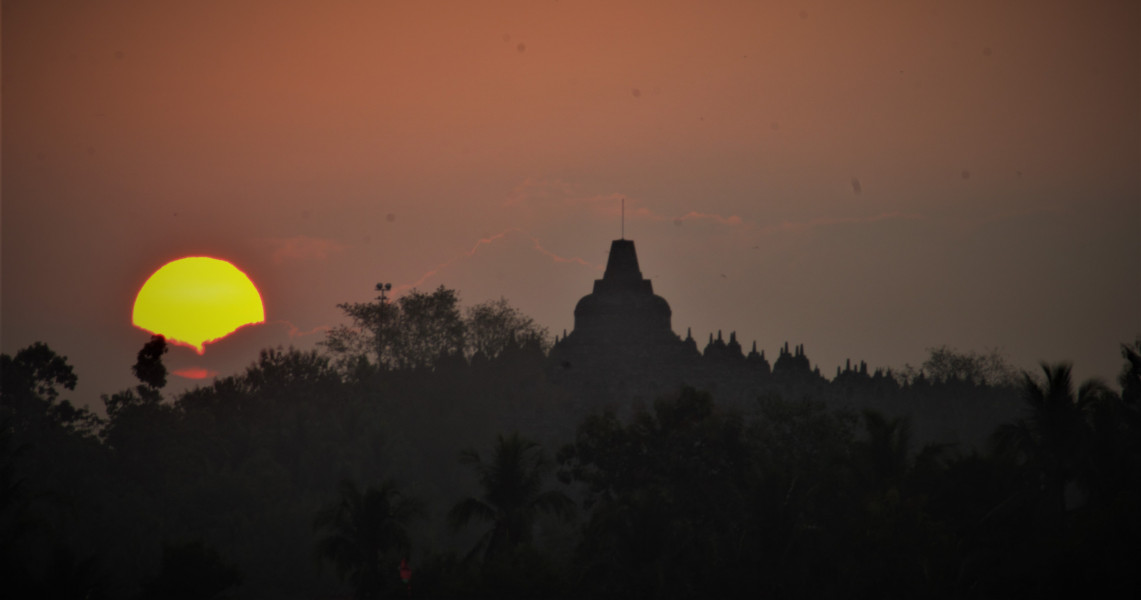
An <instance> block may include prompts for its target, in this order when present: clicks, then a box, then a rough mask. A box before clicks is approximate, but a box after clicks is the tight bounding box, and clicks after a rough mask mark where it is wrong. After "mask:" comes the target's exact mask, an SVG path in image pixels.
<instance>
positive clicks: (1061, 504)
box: [995, 363, 1107, 515]
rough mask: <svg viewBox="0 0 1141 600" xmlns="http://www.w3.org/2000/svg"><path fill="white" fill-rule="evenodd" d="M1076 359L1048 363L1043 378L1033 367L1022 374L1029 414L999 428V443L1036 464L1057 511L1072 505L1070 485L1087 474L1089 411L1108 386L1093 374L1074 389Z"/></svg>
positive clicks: (1028, 463) (1014, 453) (1042, 482)
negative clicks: (1068, 492)
mask: <svg viewBox="0 0 1141 600" xmlns="http://www.w3.org/2000/svg"><path fill="white" fill-rule="evenodd" d="M1070 369H1071V367H1070V364H1069V363H1058V364H1054V365H1050V364H1047V363H1042V372H1043V374H1044V375H1045V381H1044V382H1043V383H1042V384H1039V382H1038V381H1037V380H1036V379H1035V378H1034V377H1033V376H1031V375H1030V374H1029V373H1023V374H1022V398H1023V400H1025V401H1026V403H1027V405H1028V408H1029V414H1028V415H1027V416H1026V417H1025V418H1022V419H1019V420H1018V421H1015V422H1014V423H1007V424H1004V425H1002V426H1001V427H999V429H998V430H997V431H996V432H995V436H996V442H997V445H998V448H999V450H1000V451H1002V452H1008V453H1012V454H1013V455H1014V456H1015V457H1016V458H1017V459H1019V460H1020V461H1022V462H1023V463H1024V464H1026V465H1028V466H1029V467H1031V468H1032V469H1034V470H1035V471H1036V472H1037V473H1038V475H1039V478H1040V482H1041V490H1042V491H1043V492H1044V493H1045V495H1046V500H1047V502H1048V503H1049V504H1050V506H1051V507H1052V508H1051V511H1052V512H1054V513H1055V514H1057V515H1061V514H1063V513H1065V511H1066V487H1067V485H1068V484H1069V483H1070V482H1073V481H1076V480H1078V479H1080V478H1082V477H1083V475H1084V471H1085V467H1086V466H1087V465H1086V464H1085V463H1086V459H1087V451H1088V449H1089V443H1090V439H1091V432H1090V426H1089V422H1088V419H1087V417H1088V413H1089V411H1090V409H1091V408H1092V407H1093V405H1094V403H1095V402H1097V401H1099V400H1100V399H1102V398H1103V397H1104V396H1105V394H1106V393H1107V390H1106V388H1105V385H1104V384H1102V383H1101V382H1100V381H1097V380H1095V379H1090V380H1087V381H1086V382H1084V383H1082V385H1081V386H1080V387H1079V388H1078V391H1077V394H1076V395H1075V393H1074V385H1073V381H1072V379H1071V376H1070Z"/></svg>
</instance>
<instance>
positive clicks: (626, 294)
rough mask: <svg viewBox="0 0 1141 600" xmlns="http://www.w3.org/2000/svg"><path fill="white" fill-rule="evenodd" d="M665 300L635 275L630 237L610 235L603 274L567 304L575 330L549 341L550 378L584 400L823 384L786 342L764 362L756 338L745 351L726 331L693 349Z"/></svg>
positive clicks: (737, 393) (734, 395) (732, 395)
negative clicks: (675, 324) (570, 306)
mask: <svg viewBox="0 0 1141 600" xmlns="http://www.w3.org/2000/svg"><path fill="white" fill-rule="evenodd" d="M672 316H673V315H672V311H671V310H670V305H669V302H667V301H666V300H665V298H662V297H661V296H659V295H657V294H655V293H654V286H653V283H652V282H651V281H650V280H649V279H646V278H644V277H643V276H642V271H641V269H640V268H639V266H638V254H637V251H636V250H635V248H634V241H633V240H628V239H618V240H614V241H613V242H611V244H610V255H609V257H608V259H607V261H606V271H605V272H604V273H603V275H602V279H597V280H595V281H594V289H593V290H592V291H591V293H590V294H587V295H586V296H583V297H582V299H581V300H579V301H578V304H577V305H576V306H575V309H574V330H573V331H571V332H570V333H566V332H564V334H563V336H562V337H557V336H556V339H555V344H554V346H553V347H552V349H551V352H550V369H551V377H552V379H553V380H555V381H557V382H558V383H560V384H562V385H563V386H564V387H567V388H568V389H570V390H571V391H572V392H574V393H575V394H576V395H577V396H579V397H580V399H581V400H582V401H583V402H584V403H587V404H604V405H605V404H610V405H616V404H622V403H625V402H628V401H629V400H631V399H633V400H638V399H642V400H648V399H652V398H653V397H656V396H659V395H661V394H664V393H669V392H671V391H672V390H675V389H677V388H678V387H680V386H683V385H689V386H693V387H697V388H701V389H710V390H715V391H717V392H718V396H720V397H722V398H725V399H726V400H733V399H741V400H744V399H747V398H749V397H750V396H755V394H756V393H757V391H758V390H760V389H761V388H766V387H769V386H772V385H777V384H781V385H786V386H787V385H798V386H799V385H805V384H811V383H812V382H815V381H824V379H823V377H821V376H820V372H819V369H813V368H812V366H811V363H810V361H809V360H808V357H807V355H805V353H804V347H803V346H796V347H795V348H794V349H793V350H792V351H789V347H788V343H787V342H786V343H785V344H784V346H783V347H782V348H781V350H780V354H779V356H778V357H777V359H776V362H775V363H774V364H773V365H771V366H770V364H769V362H768V359H767V358H766V357H765V355H764V351H760V352H758V351H757V343H756V342H755V341H754V342H753V343H752V349H751V350H750V351H749V352H748V353H747V354H746V353H745V352H744V349H743V347H742V346H741V343H740V342H739V341H738V340H737V334H736V332H730V334H729V340H728V341H726V340H725V339H724V337H723V334H722V332H721V331H718V332H717V335H716V338H714V336H713V334H712V333H710V334H709V341H708V343H706V345H705V348H704V350H698V345H697V342H696V340H694V338H693V335H692V331H691V330H689V329H687V331H686V337H685V339H682V338H681V337H680V336H679V335H678V334H677V333H675V332H674V330H673V325H672Z"/></svg>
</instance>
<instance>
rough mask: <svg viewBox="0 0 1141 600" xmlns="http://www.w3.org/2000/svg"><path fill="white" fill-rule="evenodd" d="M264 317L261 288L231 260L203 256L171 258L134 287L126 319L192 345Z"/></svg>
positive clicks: (201, 347)
mask: <svg viewBox="0 0 1141 600" xmlns="http://www.w3.org/2000/svg"><path fill="white" fill-rule="evenodd" d="M264 321H265V309H264V308H263V306H262V301H261V294H260V293H259V292H258V289H257V287H255V286H254V284H253V282H252V281H250V278H249V277H248V276H247V275H246V274H245V273H243V272H242V271H241V270H239V269H238V268H237V267H235V266H234V265H232V264H230V263H228V262H226V261H224V260H219V259H217V258H210V257H208V256H191V257H188V258H180V259H178V260H174V261H171V262H169V263H167V264H165V265H163V266H162V268H160V269H159V270H157V271H155V272H154V274H153V275H151V276H150V278H149V279H147V281H146V283H144V284H143V287H142V288H141V289H139V294H138V296H136V297H135V307H134V310H133V312H132V315H131V322H132V323H133V324H134V325H135V326H136V327H139V328H141V329H145V330H147V331H149V332H151V333H155V334H160V335H164V336H166V338H167V340H168V341H170V342H171V343H176V344H183V345H187V346H191V347H193V348H194V349H195V350H197V351H198V353H199V354H202V353H203V352H204V351H205V344H206V343H207V342H212V341H214V340H218V339H221V338H224V337H226V336H227V335H229V334H231V333H233V332H234V331H236V330H237V329H238V328H240V327H243V326H245V325H251V324H254V323H262V322H264Z"/></svg>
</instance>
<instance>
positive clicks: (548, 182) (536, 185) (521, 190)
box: [503, 177, 574, 206]
mask: <svg viewBox="0 0 1141 600" xmlns="http://www.w3.org/2000/svg"><path fill="white" fill-rule="evenodd" d="M573 196H574V187H573V186H572V185H571V184H569V183H567V182H565V181H563V180H561V179H540V178H535V177H528V178H527V179H524V180H523V181H521V182H519V184H518V185H516V186H515V187H514V188H513V189H512V190H511V193H510V194H508V195H507V199H506V200H504V201H503V206H524V205H530V204H535V203H549V202H552V201H556V202H562V201H566V200H568V199H571V198H573Z"/></svg>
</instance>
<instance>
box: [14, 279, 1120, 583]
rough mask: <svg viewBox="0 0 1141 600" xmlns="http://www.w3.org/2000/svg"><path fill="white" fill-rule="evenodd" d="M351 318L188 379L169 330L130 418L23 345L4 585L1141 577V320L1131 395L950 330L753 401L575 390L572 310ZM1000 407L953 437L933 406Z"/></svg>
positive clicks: (419, 309) (775, 388)
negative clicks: (319, 340)
mask: <svg viewBox="0 0 1141 600" xmlns="http://www.w3.org/2000/svg"><path fill="white" fill-rule="evenodd" d="M342 308H343V309H344V310H345V313H346V316H347V317H348V318H349V320H350V323H349V324H347V325H345V326H344V327H341V328H338V329H335V330H334V331H333V332H331V333H330V336H329V338H328V340H327V343H326V346H325V347H324V348H323V349H322V350H321V351H319V352H305V351H299V350H295V349H288V350H286V349H267V350H264V351H262V352H261V354H260V355H259V356H258V358H257V360H255V361H254V362H253V363H252V364H251V365H250V366H249V367H248V368H247V369H246V371H245V372H244V373H241V374H238V375H234V376H230V377H224V378H219V379H217V380H215V381H214V382H212V383H211V384H210V385H207V386H204V387H200V388H198V389H195V390H192V391H189V392H186V393H183V394H178V395H176V396H168V395H164V393H163V391H162V388H163V386H162V379H163V378H162V377H160V375H161V374H163V373H164V371H165V368H164V367H162V364H161V361H162V354H163V348H164V346H163V342H162V341H161V339H152V340H151V341H150V342H148V343H147V344H146V345H145V346H144V347H143V349H142V351H140V353H139V354H138V356H136V357H130V356H126V357H123V368H124V369H128V368H131V360H132V358H134V359H135V360H136V362H135V367H134V370H135V373H136V375H137V376H138V377H139V380H140V384H139V385H138V386H135V387H134V388H131V389H127V390H122V391H119V392H114V393H109V394H108V395H106V396H104V403H105V408H106V416H100V415H97V414H95V413H93V412H91V411H89V410H87V409H85V408H81V407H76V406H74V405H72V404H71V403H70V402H69V401H68V398H67V395H68V393H69V391H70V390H71V389H73V388H74V386H75V384H76V381H77V379H76V376H75V373H74V371H73V369H72V366H71V365H70V364H69V363H68V361H67V359H66V358H65V357H62V356H59V355H57V354H55V353H54V352H53V351H52V350H51V348H50V347H48V346H47V345H46V344H42V343H37V344H34V345H32V346H30V347H28V348H25V349H23V350H21V351H19V352H17V353H16V354H15V355H14V356H8V355H3V356H2V357H0V376H2V379H0V383H2V387H0V399H2V402H0V588H3V591H4V592H5V593H4V595H5V597H89V598H160V597H162V598H170V597H186V598H225V597H229V598H265V597H279V598H326V597H358V598H371V597H393V596H397V595H402V596H405V597H407V596H408V595H411V596H412V597H424V598H430V597H444V598H457V597H518V598H563V597H566V598H580V597H601V598H607V597H614V598H618V597H622V598H629V597H635V598H692V597H778V598H836V597H845V598H862V597H867V598H871V597H883V596H895V597H964V598H994V597H1003V598H1030V597H1042V596H1045V595H1049V596H1057V595H1059V594H1069V595H1076V594H1081V595H1083V596H1086V595H1100V596H1111V597H1114V596H1124V595H1125V594H1126V593H1127V592H1129V591H1131V590H1135V589H1137V587H1138V583H1139V581H1138V575H1137V571H1136V565H1137V564H1139V561H1141V549H1139V546H1138V545H1137V543H1136V540H1137V539H1138V536H1139V534H1141V523H1139V521H1138V519H1137V517H1136V515H1135V514H1134V513H1135V512H1136V507H1137V506H1138V504H1139V502H1138V500H1139V498H1141V443H1139V441H1138V440H1141V340H1138V341H1137V342H1135V343H1133V344H1130V345H1127V346H1123V347H1122V349H1121V350H1122V358H1123V367H1122V371H1121V375H1120V377H1119V379H1118V381H1117V382H1116V383H1117V385H1116V386H1109V385H1105V384H1102V383H1098V382H1075V381H1073V380H1072V378H1071V375H1070V373H1071V370H1070V367H1069V366H1068V365H1066V364H1046V365H1043V367H1042V370H1041V371H1040V372H1036V373H1019V374H1012V373H1011V372H1010V370H1009V369H1008V368H1006V367H1005V364H1004V363H1003V362H1002V361H1001V357H999V356H997V355H996V354H994V353H984V354H982V355H979V354H974V353H959V352H956V351H954V350H951V349H948V348H938V349H935V350H933V351H932V353H931V356H930V357H929V358H928V360H927V362H926V363H924V365H923V367H922V369H921V370H913V371H912V372H910V373H907V374H901V375H899V376H896V375H893V374H891V373H888V372H886V371H880V372H878V373H877V372H876V370H872V372H870V373H869V372H868V369H867V368H866V365H856V366H854V367H853V366H852V365H848V367H847V368H845V369H843V370H840V371H839V372H838V374H837V376H836V377H835V378H833V379H831V380H829V379H827V378H824V377H823V376H820V375H818V374H817V375H812V376H811V377H807V378H805V379H784V380H782V379H772V381H773V383H772V385H771V386H768V387H765V388H763V389H762V391H761V392H759V393H757V394H755V395H753V396H752V397H751V398H749V399H747V400H744V401H743V400H741V399H739V398H737V397H735V396H734V397H733V398H728V397H727V396H728V395H729V391H731V390H729V391H727V389H728V388H729V387H730V386H722V387H721V388H719V389H698V388H695V387H679V388H678V389H673V390H668V391H665V392H663V393H662V394H660V395H659V396H657V397H655V398H651V399H649V400H645V399H633V398H632V399H631V400H630V402H628V403H627V404H626V405H623V406H613V407H606V406H601V407H599V406H590V405H589V404H586V403H583V402H579V401H577V400H576V398H575V397H574V396H573V395H572V393H571V392H569V391H568V390H567V389H565V388H564V387H560V386H558V385H555V384H553V383H552V382H551V381H550V379H549V377H548V371H549V369H550V368H551V365H549V364H548V362H547V359H546V354H545V352H546V351H547V350H548V349H549V347H550V342H549V340H548V339H547V336H546V331H545V330H544V329H542V328H541V327H539V326H537V325H536V324H535V323H534V322H532V321H531V320H529V319H528V318H527V317H526V316H525V315H522V314H521V313H519V312H518V310H517V309H515V308H513V307H511V306H510V305H509V304H508V303H507V302H506V301H502V300H501V301H497V302H492V303H486V304H481V305H477V306H475V307H470V308H467V309H464V308H462V307H461V305H460V303H459V295H458V294H457V293H456V292H455V291H454V290H448V289H446V288H440V289H437V290H435V291H434V292H431V293H423V292H414V293H412V294H409V295H407V296H404V297H402V298H400V299H398V300H396V301H393V302H388V303H384V304H383V305H382V304H380V303H379V302H375V303H366V304H359V305H358V304H354V305H342ZM801 356H803V354H802V353H801V352H800V351H799V349H798V351H797V353H796V354H793V353H789V357H790V358H789V360H800V358H799V357H801ZM804 361H805V362H806V361H807V359H804ZM782 368H784V367H782ZM809 373H811V372H809ZM904 375H906V376H904ZM979 414H982V415H983V417H978V415H979ZM978 423H982V424H984V425H976V427H975V428H976V429H981V431H957V432H956V435H957V436H958V440H959V442H960V443H957V444H956V443H953V441H954V440H948V439H940V438H941V437H942V438H946V437H947V436H943V435H942V434H943V433H945V432H944V431H942V430H940V429H938V427H934V426H933V425H932V424H953V425H954V426H955V427H957V428H959V427H966V426H967V424H978ZM989 423H993V426H990V425H986V424H989ZM975 440H979V441H978V443H975ZM402 560H407V564H408V565H409V566H410V567H411V569H412V576H411V579H410V581H409V584H410V587H409V585H406V584H405V583H404V582H403V581H402V580H401V572H400V570H399V566H400V565H401V561H402Z"/></svg>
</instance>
